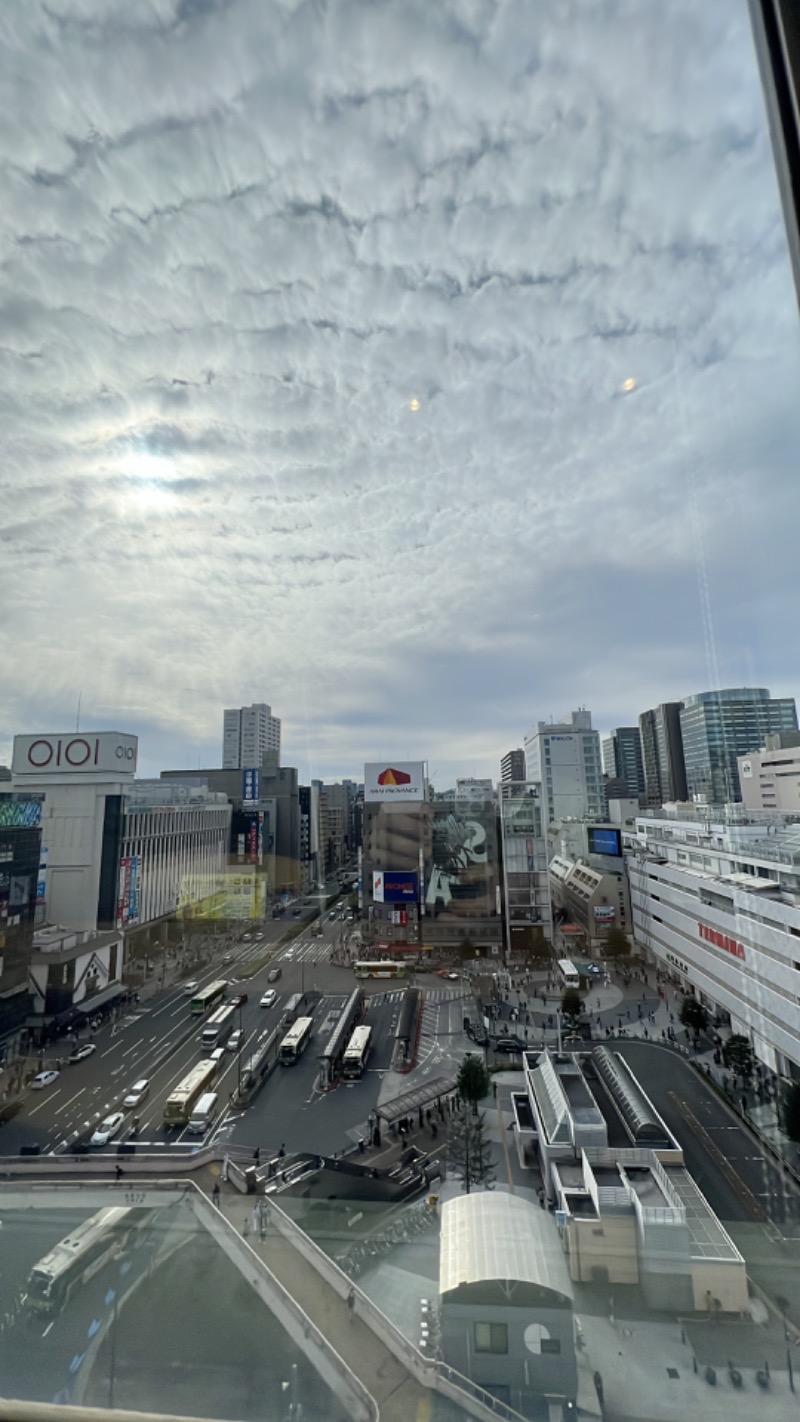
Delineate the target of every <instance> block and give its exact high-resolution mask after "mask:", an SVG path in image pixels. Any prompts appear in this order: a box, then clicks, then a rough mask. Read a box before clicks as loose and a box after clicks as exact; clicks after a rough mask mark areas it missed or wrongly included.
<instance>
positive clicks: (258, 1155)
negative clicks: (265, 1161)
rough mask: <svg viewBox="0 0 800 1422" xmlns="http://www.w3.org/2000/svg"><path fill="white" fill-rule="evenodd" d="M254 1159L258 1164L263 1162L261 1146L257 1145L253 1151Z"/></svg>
mask: <svg viewBox="0 0 800 1422" xmlns="http://www.w3.org/2000/svg"><path fill="white" fill-rule="evenodd" d="M253 1160H254V1161H255V1163H256V1165H260V1164H261V1146H256V1148H255V1150H254V1151H253Z"/></svg>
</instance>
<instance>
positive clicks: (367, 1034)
mask: <svg viewBox="0 0 800 1422" xmlns="http://www.w3.org/2000/svg"><path fill="white" fill-rule="evenodd" d="M371 1047H372V1028H371V1027H367V1026H366V1024H363V1023H362V1025H361V1026H360V1027H356V1030H355V1032H354V1033H353V1035H352V1037H351V1038H350V1041H349V1042H348V1043H347V1047H346V1048H345V1054H344V1056H343V1058H342V1076H343V1077H346V1078H349V1079H350V1080H354V1079H355V1078H357V1077H359V1076H361V1073H362V1072H363V1070H364V1068H365V1066H366V1065H367V1060H368V1058H369V1054H370V1048H371Z"/></svg>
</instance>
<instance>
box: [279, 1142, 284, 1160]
mask: <svg viewBox="0 0 800 1422" xmlns="http://www.w3.org/2000/svg"><path fill="white" fill-rule="evenodd" d="M285 1155H286V1146H285V1145H284V1144H283V1142H281V1147H280V1150H279V1151H278V1160H283V1158H284V1156H285Z"/></svg>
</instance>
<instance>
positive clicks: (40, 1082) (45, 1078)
mask: <svg viewBox="0 0 800 1422" xmlns="http://www.w3.org/2000/svg"><path fill="white" fill-rule="evenodd" d="M60 1075H61V1073H60V1072H58V1071H40V1072H39V1075H38V1076H35V1077H34V1078H33V1081H32V1082H31V1089H32V1090H33V1091H41V1090H42V1089H43V1088H44V1087H45V1086H52V1085H53V1082H54V1081H58V1078H59V1076H60Z"/></svg>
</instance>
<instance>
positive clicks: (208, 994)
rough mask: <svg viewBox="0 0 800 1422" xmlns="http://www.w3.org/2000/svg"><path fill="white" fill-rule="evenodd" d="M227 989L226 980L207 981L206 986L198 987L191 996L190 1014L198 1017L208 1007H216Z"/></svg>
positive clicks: (206, 1010)
mask: <svg viewBox="0 0 800 1422" xmlns="http://www.w3.org/2000/svg"><path fill="white" fill-rule="evenodd" d="M227 991H228V984H227V983H226V982H222V981H221V980H220V982H217V983H209V985H208V987H204V988H199V989H198V991H197V992H196V993H195V995H194V997H193V998H192V1016H193V1017H200V1016H201V1015H202V1014H203V1013H204V1012H208V1010H209V1008H212V1007H216V1005H217V1003H218V1002H221V1001H222V999H223V997H224V996H225V994H226V993H227Z"/></svg>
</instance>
